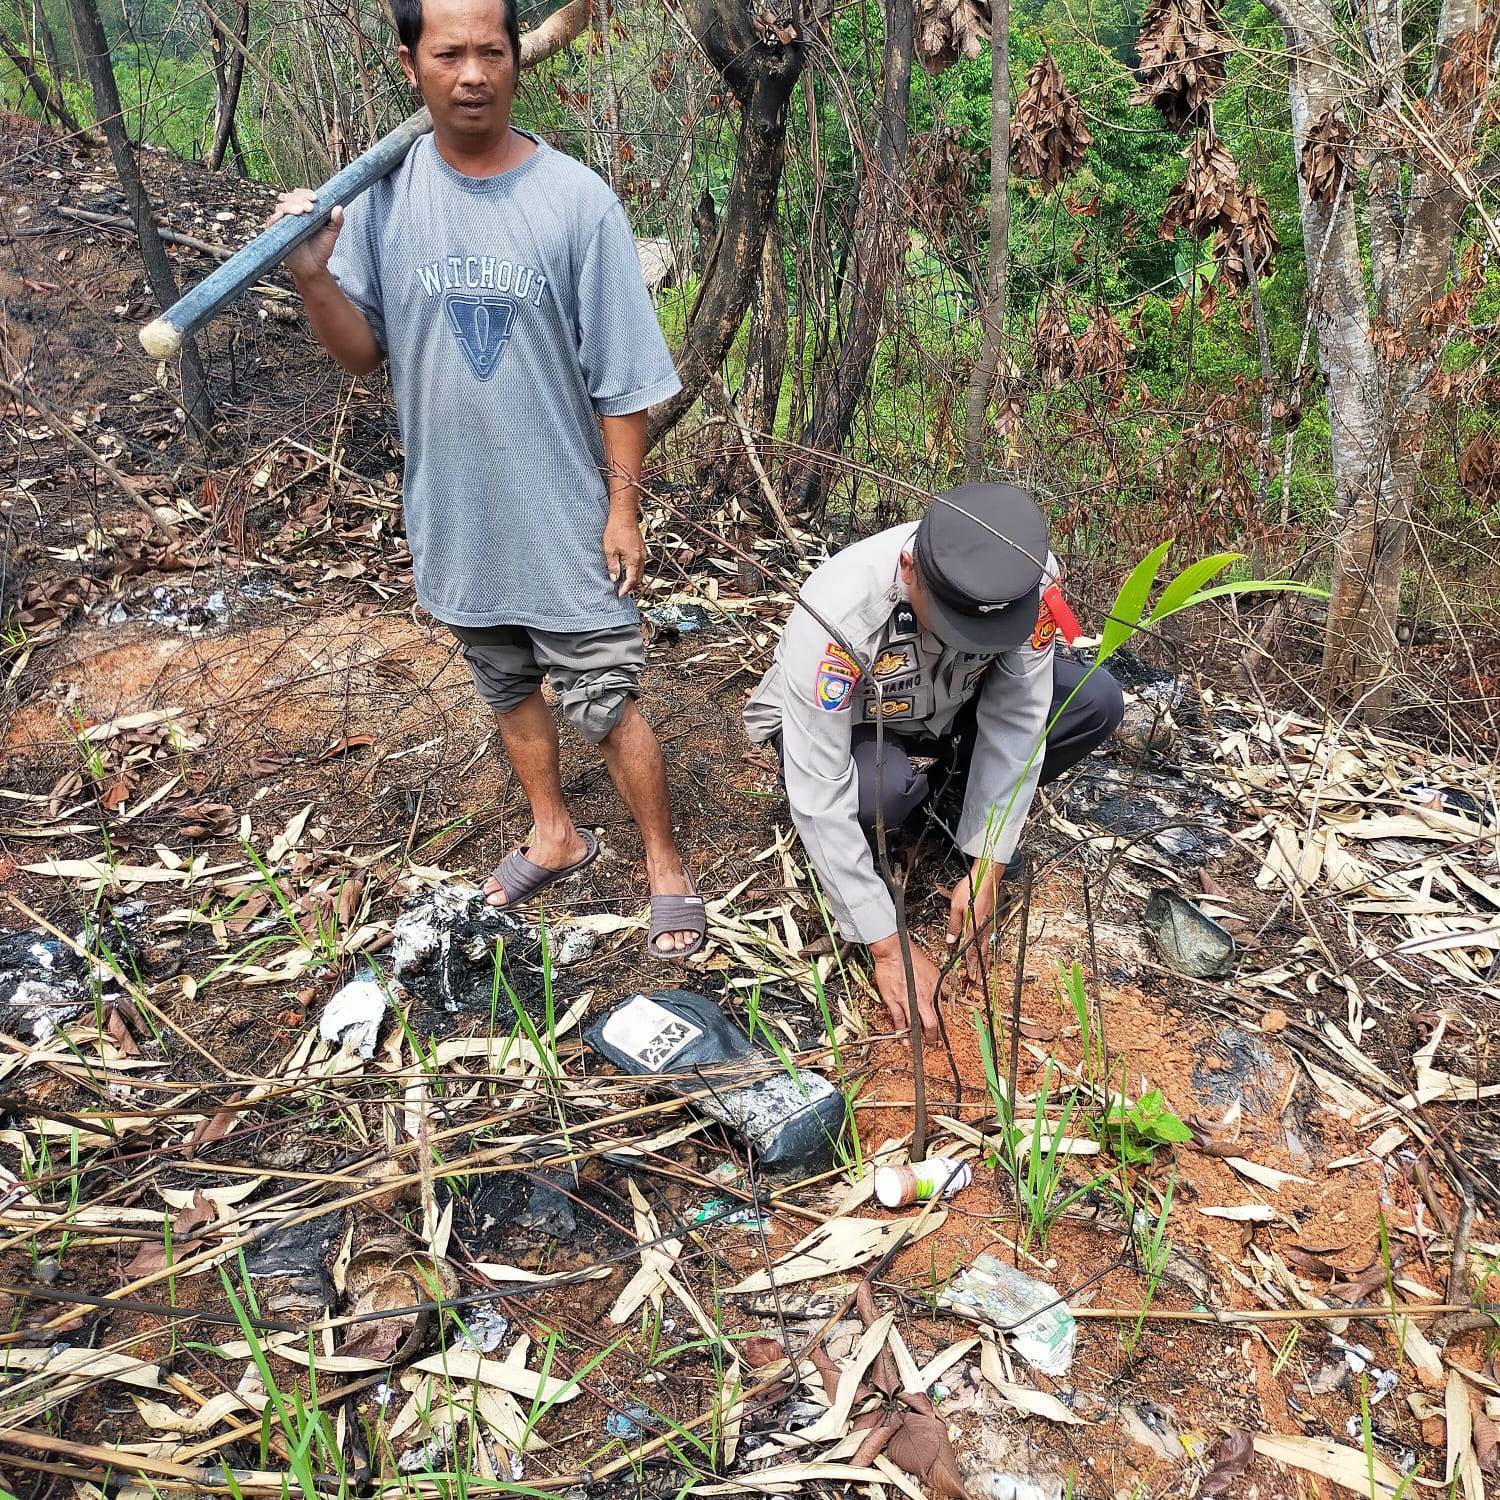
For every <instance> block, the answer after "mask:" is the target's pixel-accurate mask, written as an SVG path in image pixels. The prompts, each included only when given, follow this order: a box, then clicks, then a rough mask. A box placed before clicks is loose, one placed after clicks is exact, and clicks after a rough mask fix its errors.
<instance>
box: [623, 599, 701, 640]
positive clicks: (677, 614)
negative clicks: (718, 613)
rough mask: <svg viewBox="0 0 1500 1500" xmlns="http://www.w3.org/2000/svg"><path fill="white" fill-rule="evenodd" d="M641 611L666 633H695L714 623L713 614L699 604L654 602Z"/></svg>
mask: <svg viewBox="0 0 1500 1500" xmlns="http://www.w3.org/2000/svg"><path fill="white" fill-rule="evenodd" d="M641 613H642V614H643V615H645V617H646V618H647V619H648V620H650V621H651V623H652V624H653V625H655V626H657V627H658V629H660V630H664V631H665V632H666V633H667V634H668V635H696V634H697V633H698V632H699V631H700V630H712V629H713V625H714V618H713V616H712V615H711V614H709V612H708V611H707V610H706V609H704V607H703V606H702V605H701V604H655V605H652V606H651V607H650V608H648V609H643V610H642V611H641Z"/></svg>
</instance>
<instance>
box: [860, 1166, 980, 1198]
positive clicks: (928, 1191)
mask: <svg viewBox="0 0 1500 1500" xmlns="http://www.w3.org/2000/svg"><path fill="white" fill-rule="evenodd" d="M973 1180H974V1168H973V1167H971V1166H970V1165H969V1163H968V1162H966V1161H954V1160H953V1159H952V1158H951V1157H947V1156H929V1157H928V1158H927V1160H926V1161H919V1162H913V1163H911V1164H910V1165H903V1166H895V1167H876V1168H875V1197H876V1198H877V1199H878V1200H879V1202H880V1203H881V1205H882V1206H883V1207H885V1208H906V1207H907V1206H908V1205H909V1204H912V1203H925V1202H926V1201H927V1200H928V1199H929V1198H936V1197H937V1195H938V1194H939V1193H941V1194H942V1195H943V1196H944V1197H945V1198H951V1197H952V1196H953V1195H954V1194H955V1193H957V1192H960V1191H962V1190H963V1189H964V1188H966V1187H968V1185H969V1184H970V1183H971V1182H972V1181H973Z"/></svg>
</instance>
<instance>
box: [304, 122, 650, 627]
mask: <svg viewBox="0 0 1500 1500" xmlns="http://www.w3.org/2000/svg"><path fill="white" fill-rule="evenodd" d="M533 139H534V138H533ZM329 267H330V269H331V270H332V272H333V274H334V276H335V277H336V278H337V279H338V283H339V285H340V286H341V287H342V288H343V290H344V293H345V295H347V296H348V297H349V298H350V300H351V301H353V302H354V303H355V304H356V305H357V306H358V307H359V308H360V310H361V311H362V312H363V313H364V314H365V316H366V317H367V318H368V319H369V320H370V326H371V327H372V328H373V329H374V332H375V337H376V338H377V339H378V340H379V342H380V345H381V347H382V348H383V349H384V350H385V351H386V353H387V355H388V356H389V358H390V362H391V384H392V386H393V387H394V389H395V393H396V415H397V419H398V421H399V422H400V425H401V437H402V442H403V443H404V445H405V448H406V479H405V486H404V493H405V506H406V532H407V538H408V540H409V541H410V543H411V553H412V562H413V567H414V572H415V575H416V585H417V600H418V602H419V603H420V604H421V605H422V607H423V608H424V609H426V610H428V611H429V612H430V613H432V614H433V615H435V616H436V617H437V618H438V619H439V620H443V621H445V622H447V623H449V624H453V625H474V626H484V625H530V626H534V627H535V628H537V629H540V630H557V631H585V630H599V629H604V628H607V627H609V626H613V625H622V624H627V623H629V622H631V621H633V620H635V619H636V618H637V616H636V610H635V605H634V604H633V603H631V601H630V600H629V599H619V598H616V596H615V585H614V584H612V583H610V581H609V574H608V572H607V571H606V568H605V562H604V545H603V536H604V522H605V517H606V515H607V513H608V508H609V492H608V489H607V487H606V485H605V481H604V474H603V470H604V445H603V441H602V439H601V437H600V433H599V421H598V419H599V417H601V416H626V415H628V414H630V413H631V412H638V411H642V410H644V409H645V408H646V407H648V406H650V405H652V404H653V403H654V402H657V401H661V400H664V399H665V398H666V397H668V396H670V395H672V394H673V393H674V392H676V391H677V390H678V389H679V388H680V382H679V381H678V379H677V372H676V370H675V369H674V368H673V365H672V357H671V355H670V353H669V352H668V350H667V346H666V341H665V340H664V339H663V338H662V335H661V329H660V327H659V326H658V324H657V321H656V314H655V311H654V309H653V308H652V306H651V298H650V295H649V294H648V292H647V291H646V287H645V283H644V282H643V281H642V280H641V271H640V262H639V261H638V259H637V258H636V251H635V238H634V235H633V234H632V233H631V229H630V224H629V221H628V220H627V219H626V217H625V210H624V208H623V207H622V206H621V204H620V201H619V199H618V198H616V197H615V195H614V194H613V193H612V192H611V191H610V189H609V187H608V185H607V184H605V183H604V182H603V181H601V180H600V179H599V178H598V177H596V176H595V175H594V173H593V172H591V171H590V170H589V169H588V168H587V167H585V166H583V165H582V164H581V163H579V162H576V161H574V160H573V159H572V158H571V157H569V156H565V155H563V154H562V153H561V152H558V151H554V150H552V149H551V147H549V146H548V145H546V143H545V142H542V141H537V143H536V150H535V151H534V152H533V153H532V155H531V156H529V157H528V158H527V159H526V160H525V161H524V162H522V163H521V164H520V165H519V166H516V167H512V168H511V169H510V170H509V171H508V172H503V173H501V174H500V175H499V176H498V177H466V176H464V174H463V173H461V172H459V171H457V170H456V169H455V168H453V167H451V166H450V165H449V164H448V163H447V162H445V161H444V160H443V159H442V157H441V156H439V155H438V152H437V147H436V146H435V144H434V143H433V139H432V137H431V136H430V135H429V136H424V137H423V138H422V139H421V140H420V141H418V142H417V144H416V145H415V146H414V147H413V148H412V150H411V152H410V154H409V155H408V156H407V158H406V160H405V161H404V162H403V163H402V164H401V166H400V167H398V168H397V169H396V171H394V172H393V173H391V175H390V176H389V177H387V178H385V179H384V180H383V181H382V182H380V183H378V184H377V185H376V186H375V187H374V188H372V189H371V190H370V191H369V192H368V193H366V194H365V195H364V197H362V198H359V199H356V200H355V202H354V203H352V204H350V206H349V207H348V209H347V210H346V211H345V220H344V228H343V231H342V232H341V233H340V235H339V237H338V242H337V244H336V245H335V247H334V252H333V258H332V259H331V261H330V262H329Z"/></svg>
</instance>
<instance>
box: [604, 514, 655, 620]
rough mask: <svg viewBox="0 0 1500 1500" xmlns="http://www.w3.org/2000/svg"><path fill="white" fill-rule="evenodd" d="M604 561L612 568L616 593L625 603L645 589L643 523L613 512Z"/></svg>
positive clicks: (612, 581) (611, 573)
mask: <svg viewBox="0 0 1500 1500" xmlns="http://www.w3.org/2000/svg"><path fill="white" fill-rule="evenodd" d="M604 561H605V562H606V563H607V564H608V566H609V581H610V582H611V583H613V584H615V585H617V587H616V589H615V593H616V594H617V595H618V596H619V597H620V598H621V599H623V598H624V597H625V596H626V594H633V593H634V592H635V591H636V590H637V589H638V588H639V587H640V586H641V579H642V578H643V577H644V576H645V573H646V539H645V537H643V536H642V535H641V527H640V522H638V521H636V520H635V519H634V518H633V517H631V516H626V515H616V514H615V513H614V512H613V511H611V512H610V516H609V520H607V521H606V522H605V523H604Z"/></svg>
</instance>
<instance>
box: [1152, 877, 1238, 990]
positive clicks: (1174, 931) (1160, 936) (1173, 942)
mask: <svg viewBox="0 0 1500 1500" xmlns="http://www.w3.org/2000/svg"><path fill="white" fill-rule="evenodd" d="M1144 921H1145V925H1146V931H1147V932H1149V933H1150V934H1151V937H1152V939H1153V940H1154V941H1155V943H1156V947H1157V951H1158V952H1159V953H1160V954H1161V956H1162V958H1163V959H1165V960H1166V962H1167V963H1168V964H1169V965H1170V966H1171V967H1172V968H1174V969H1176V970H1177V972H1178V973H1179V974H1186V975H1187V976H1188V977H1189V978H1191V979H1217V978H1218V977H1220V976H1221V975H1224V974H1227V973H1228V972H1229V971H1230V970H1231V969H1232V968H1233V967H1234V939H1233V938H1232V937H1231V936H1230V935H1229V934H1228V933H1227V932H1226V931H1225V930H1224V929H1223V928H1222V927H1220V926H1219V924H1218V923H1217V922H1215V921H1214V919H1213V918H1212V917H1206V916H1204V914H1203V913H1202V912H1201V911H1199V910H1198V908H1197V907H1196V906H1194V905H1193V903H1192V902H1191V901H1184V900H1183V899H1182V897H1181V896H1179V895H1178V894H1177V893H1176V891H1169V890H1166V889H1165V888H1163V889H1161V890H1155V891H1152V892H1151V895H1150V898H1149V899H1148V900H1147V902H1146V915H1145V918H1144Z"/></svg>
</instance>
